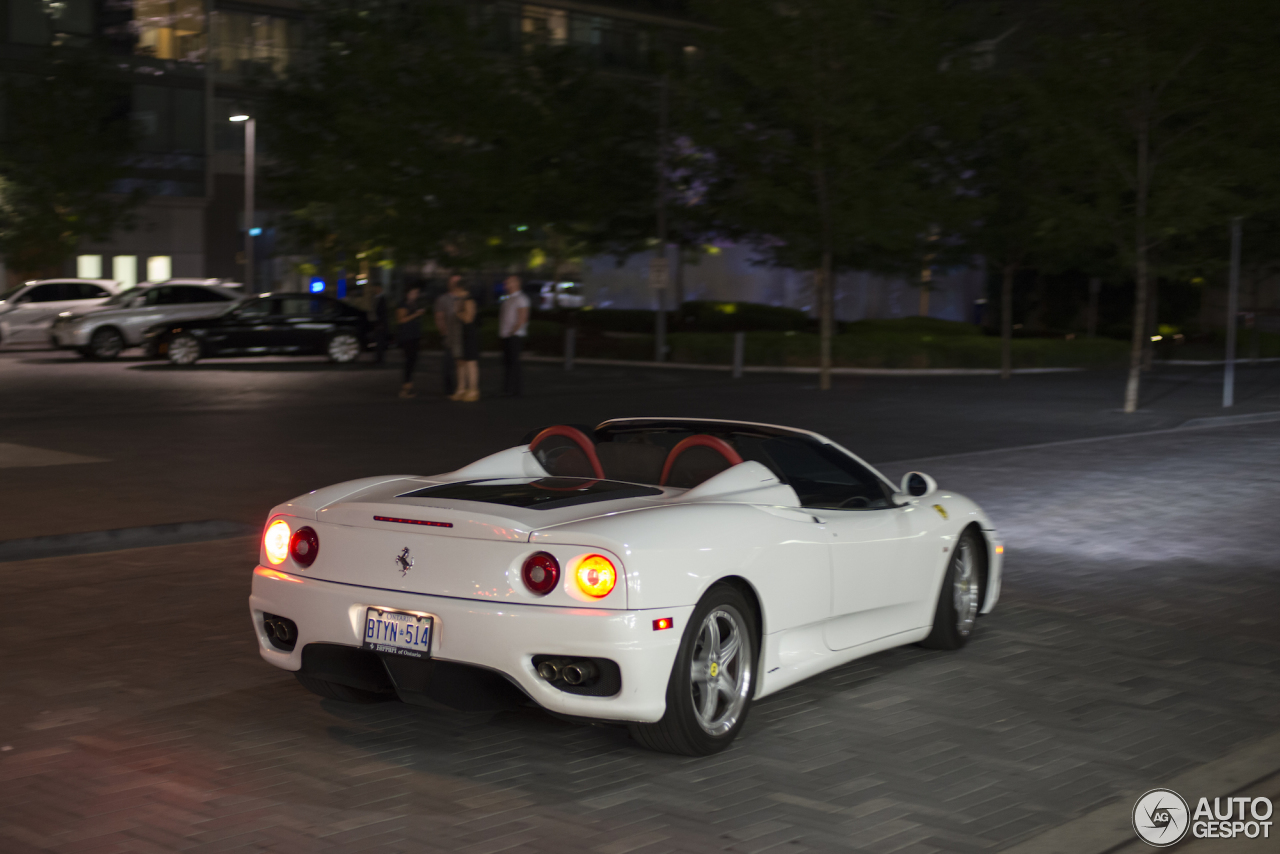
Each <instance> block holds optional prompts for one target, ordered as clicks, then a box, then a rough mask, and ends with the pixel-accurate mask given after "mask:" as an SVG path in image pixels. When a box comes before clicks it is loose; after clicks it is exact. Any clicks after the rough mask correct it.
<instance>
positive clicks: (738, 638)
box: [628, 584, 759, 756]
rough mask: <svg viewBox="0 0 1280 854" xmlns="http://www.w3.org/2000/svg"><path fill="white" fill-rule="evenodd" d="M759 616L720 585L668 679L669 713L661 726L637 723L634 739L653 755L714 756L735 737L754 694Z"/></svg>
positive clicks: (694, 618)
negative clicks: (653, 751) (757, 622)
mask: <svg viewBox="0 0 1280 854" xmlns="http://www.w3.org/2000/svg"><path fill="white" fill-rule="evenodd" d="M755 626H756V621H755V614H754V612H753V610H752V608H751V605H750V604H748V602H747V600H746V598H744V597H743V595H742V594H741V593H739V592H738V591H737V590H736V589H735V588H733V587H731V586H730V585H728V584H716V585H714V586H713V587H712V588H711V589H710V590H708V591H707V594H706V595H705V596H703V597H702V601H701V602H699V603H698V606H697V607H696V608H694V609H693V614H692V615H691V616H690V617H689V625H687V626H685V629H684V636H683V638H682V639H681V641H680V650H679V652H677V653H676V661H675V664H674V665H673V666H672V668H671V677H670V678H669V679H668V680H667V711H666V713H665V714H664V715H663V716H662V720H660V721H658V722H657V723H651V724H650V723H633V724H629V725H628V728H629V729H630V731H631V737H632V738H634V739H635V740H636V741H637V742H639V743H640V744H641V745H643V746H644V747H647V748H649V749H650V750H658V751H661V752H663V753H677V754H681V755H683V756H710V755H711V754H713V753H719V752H720V751H721V750H724V749H725V748H726V747H728V746H729V745H730V744H732V743H733V740H734V739H735V738H736V737H737V735H738V733H739V732H740V731H741V730H742V726H743V724H744V723H745V722H746V720H747V713H748V712H750V711H751V698H752V695H753V694H754V693H755V690H756V670H757V657H758V650H759V639H758V638H757V637H756V628H755Z"/></svg>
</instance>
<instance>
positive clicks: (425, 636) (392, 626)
mask: <svg viewBox="0 0 1280 854" xmlns="http://www.w3.org/2000/svg"><path fill="white" fill-rule="evenodd" d="M432 624H433V620H432V618H431V617H426V616H423V615H422V614H410V613H408V612H406V611H389V610H387V609H386V608H368V609H366V610H365V612H364V648H365V649H371V650H373V651H374V652H390V653H393V654H395V655H407V656H409V657H410V658H429V657H430V656H431V627H432Z"/></svg>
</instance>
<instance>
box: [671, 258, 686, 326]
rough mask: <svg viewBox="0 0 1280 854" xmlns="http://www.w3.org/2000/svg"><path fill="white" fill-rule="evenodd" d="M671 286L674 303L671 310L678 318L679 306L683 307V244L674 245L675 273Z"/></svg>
mask: <svg viewBox="0 0 1280 854" xmlns="http://www.w3.org/2000/svg"><path fill="white" fill-rule="evenodd" d="M671 286H672V291H673V293H672V296H673V297H674V300H673V301H674V302H675V305H674V306H672V308H674V309H675V310H676V315H677V316H679V313H680V306H682V305H684V244H677V245H676V271H675V276H674V277H673V278H672V282H671Z"/></svg>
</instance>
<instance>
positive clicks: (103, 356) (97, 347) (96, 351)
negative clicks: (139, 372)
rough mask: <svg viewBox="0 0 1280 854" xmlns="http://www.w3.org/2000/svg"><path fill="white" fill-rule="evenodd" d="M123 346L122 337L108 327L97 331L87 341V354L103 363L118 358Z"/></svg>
mask: <svg viewBox="0 0 1280 854" xmlns="http://www.w3.org/2000/svg"><path fill="white" fill-rule="evenodd" d="M124 346H125V343H124V336H123V335H121V334H120V331H119V330H118V329H111V328H110V327H107V328H104V329H99V330H97V331H96V332H94V333H93V337H92V338H90V339H89V353H90V354H91V355H92V357H93V358H95V359H99V360H101V361H104V362H106V361H110V360H112V359H114V358H115V357H117V356H119V355H120V352H121V351H122V350H124Z"/></svg>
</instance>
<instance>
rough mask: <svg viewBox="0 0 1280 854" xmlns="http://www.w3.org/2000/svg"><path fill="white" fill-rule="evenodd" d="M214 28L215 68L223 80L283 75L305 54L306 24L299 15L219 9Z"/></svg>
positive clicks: (215, 14)
mask: <svg viewBox="0 0 1280 854" xmlns="http://www.w3.org/2000/svg"><path fill="white" fill-rule="evenodd" d="M212 28H213V44H214V57H213V67H214V71H215V72H216V74H217V75H218V78H219V80H224V81H236V80H240V79H242V78H245V77H251V76H255V75H266V76H270V77H281V76H283V75H285V74H287V73H288V71H289V68H290V66H292V65H293V64H294V63H296V62H297V61H298V59H299V58H300V56H301V54H302V50H303V40H304V24H303V22H302V21H301V20H298V19H295V18H285V17H280V16H276V15H257V14H251V13H248V12H224V11H216V12H214V13H213V15H212Z"/></svg>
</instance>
